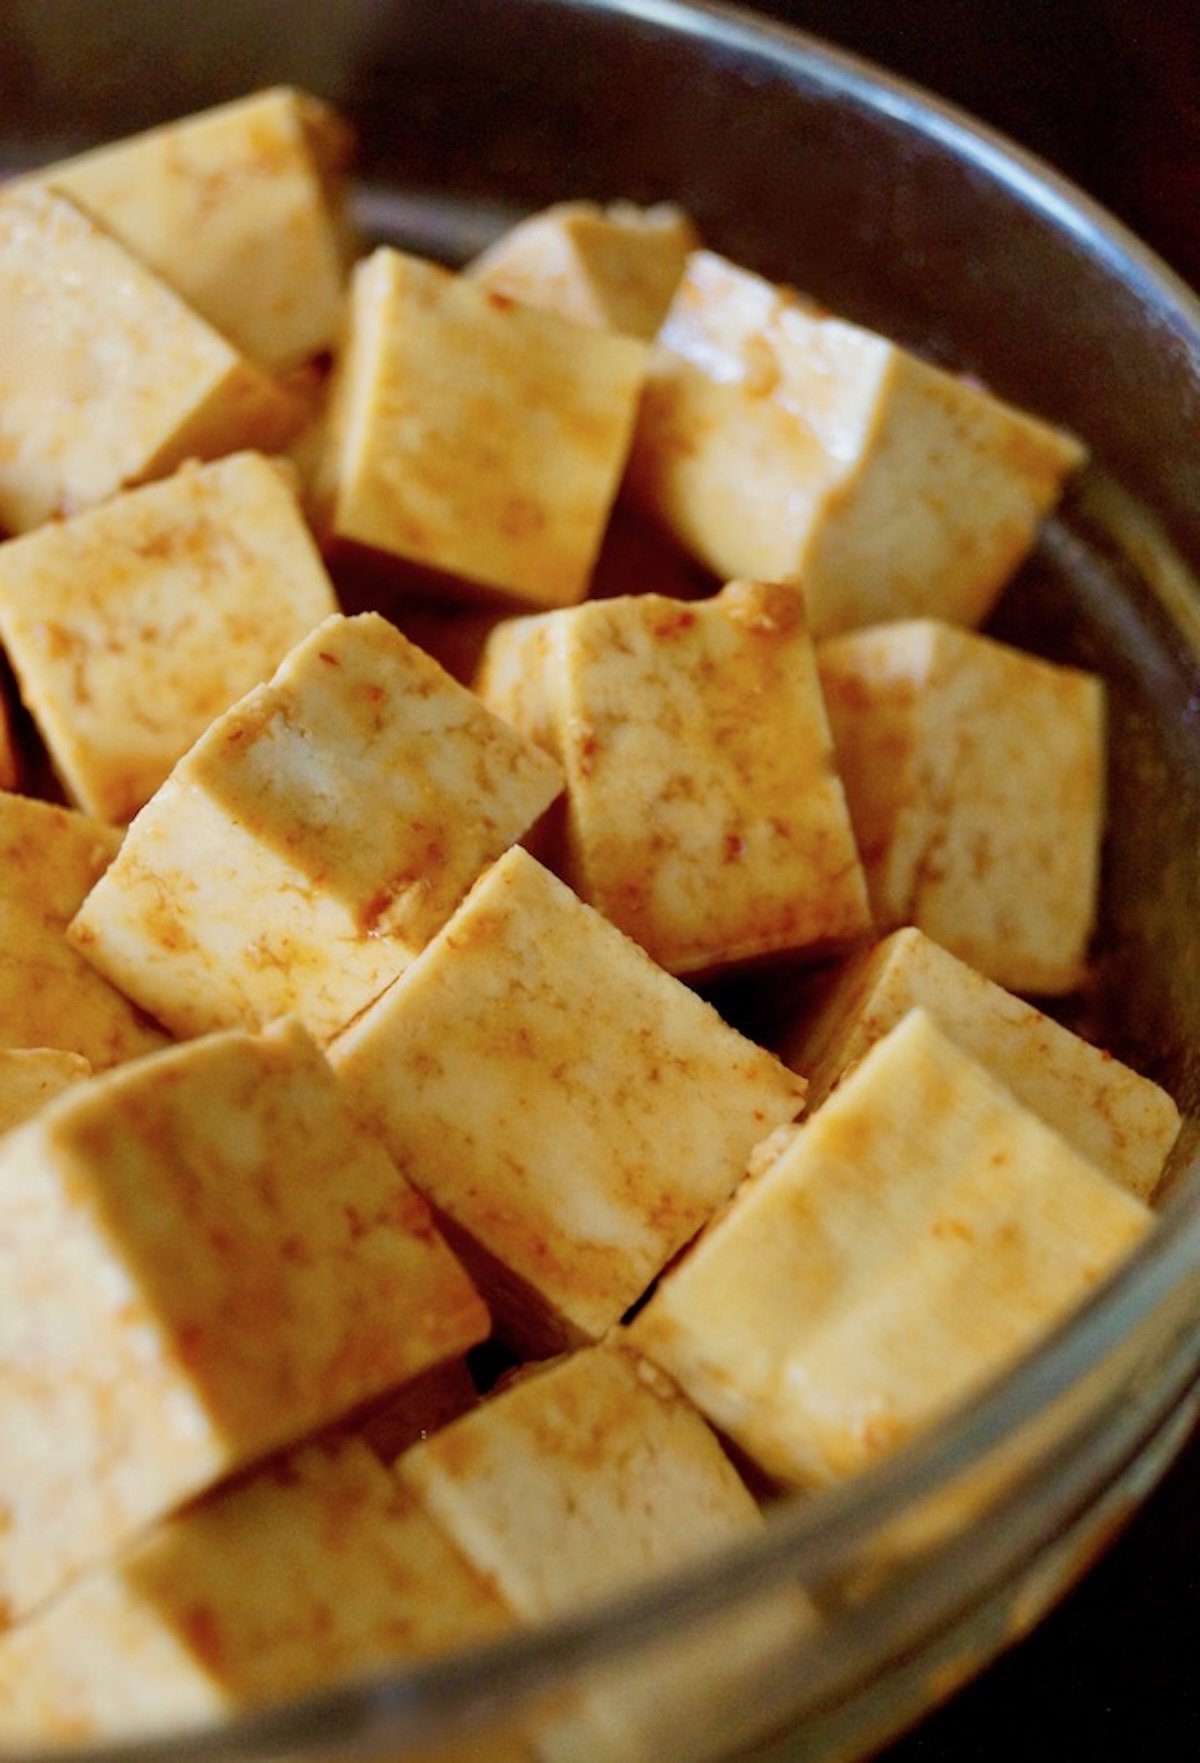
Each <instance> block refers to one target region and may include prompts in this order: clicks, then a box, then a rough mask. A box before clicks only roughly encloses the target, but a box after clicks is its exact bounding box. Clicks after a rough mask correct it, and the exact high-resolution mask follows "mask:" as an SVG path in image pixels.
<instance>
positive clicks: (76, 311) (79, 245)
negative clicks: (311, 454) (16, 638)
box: [0, 189, 302, 532]
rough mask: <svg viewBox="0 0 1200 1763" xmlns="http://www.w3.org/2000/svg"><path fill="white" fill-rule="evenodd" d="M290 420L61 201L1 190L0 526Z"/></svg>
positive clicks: (67, 505)
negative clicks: (2, 191)
mask: <svg viewBox="0 0 1200 1763" xmlns="http://www.w3.org/2000/svg"><path fill="white" fill-rule="evenodd" d="M301 415H302V412H301V410H300V408H299V406H298V405H296V404H295V403H294V402H293V401H292V400H291V399H290V398H288V397H287V396H285V394H284V393H283V392H282V391H281V389H280V388H279V387H278V386H277V385H276V384H275V382H274V381H273V380H271V379H269V378H268V377H267V375H266V374H265V373H263V372H262V371H261V369H259V368H257V367H255V366H254V365H253V364H252V363H251V362H249V361H248V360H246V359H245V357H243V356H241V355H239V354H238V352H237V351H236V349H234V347H233V345H232V344H231V343H228V342H227V341H226V340H225V338H224V337H222V336H220V335H219V334H218V332H216V331H215V330H213V329H212V328H211V326H209V325H207V324H205V322H204V320H203V319H201V318H199V317H198V316H197V315H196V314H195V313H194V312H193V311H192V310H191V308H190V307H188V306H186V305H184V303H183V301H182V300H180V298H179V296H178V295H177V294H174V293H173V292H172V291H171V289H170V288H168V287H167V286H166V284H165V283H164V282H161V281H159V279H158V277H157V276H155V275H154V274H152V272H151V271H150V270H148V269H147V268H146V267H145V266H144V265H143V264H142V263H141V262H140V261H139V260H138V259H137V258H136V257H134V256H132V255H131V254H130V253H129V252H128V251H126V250H125V249H124V247H123V246H121V245H119V244H118V243H117V241H116V240H115V239H114V238H112V237H111V236H110V235H109V234H108V233H106V232H104V231H103V230H102V229H101V228H100V227H99V226H98V225H97V224H96V223H95V222H94V221H93V220H92V219H91V218H90V217H89V216H87V215H85V214H84V213H83V212H82V210H81V209H78V208H76V207H75V205H74V204H73V203H72V202H69V201H68V200H67V198H66V197H65V196H59V195H56V194H54V193H53V192H52V191H48V190H39V189H32V190H28V189H27V190H10V191H5V192H4V193H3V194H0V524H3V525H4V526H6V527H8V528H9V530H10V531H13V532H24V531H26V530H27V529H28V528H30V527H34V526H37V525H39V524H40V522H42V521H43V520H46V519H48V518H49V517H50V516H51V515H61V514H74V513H77V512H78V511H79V510H80V509H82V508H86V507H88V506H90V504H92V503H94V502H102V501H104V500H105V499H106V498H107V497H109V496H111V495H113V494H114V493H115V492H116V491H117V490H120V489H123V488H125V487H126V486H127V485H131V484H136V483H140V482H143V481H146V480H148V479H151V478H158V477H165V476H167V475H168V473H170V472H171V471H173V470H174V468H175V467H176V466H177V465H179V464H181V463H182V461H183V460H185V459H188V458H197V459H209V458H215V457H216V456H217V455H219V454H222V453H232V452H234V451H235V450H236V449H237V448H239V447H257V448H261V449H263V450H264V451H268V452H269V451H271V450H272V449H273V448H276V447H281V446H283V445H284V443H285V442H286V441H287V440H288V439H289V437H290V436H291V434H292V433H293V431H294V430H295V429H296V427H297V425H298V422H299V420H300V417H301Z"/></svg>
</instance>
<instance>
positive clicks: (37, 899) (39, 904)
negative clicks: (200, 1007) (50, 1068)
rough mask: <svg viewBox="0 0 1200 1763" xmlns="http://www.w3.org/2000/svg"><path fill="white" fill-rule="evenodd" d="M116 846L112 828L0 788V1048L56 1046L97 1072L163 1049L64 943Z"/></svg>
mask: <svg viewBox="0 0 1200 1763" xmlns="http://www.w3.org/2000/svg"><path fill="white" fill-rule="evenodd" d="M120 844H121V835H120V833H119V832H117V830H116V829H115V828H114V827H109V826H104V825H102V824H101V823H100V822H99V821H96V820H91V819H89V818H88V817H87V816H86V815H83V814H76V813H75V812H74V811H73V810H72V809H69V808H59V807H56V806H54V805H53V804H52V803H49V802H37V801H34V800H33V799H32V798H31V797H29V796H14V795H10V794H9V793H8V792H7V791H0V1047H55V1048H58V1049H60V1050H61V1051H64V1052H70V1053H79V1054H81V1055H82V1056H83V1057H84V1058H85V1059H87V1060H88V1061H89V1063H90V1064H92V1065H94V1066H95V1067H96V1069H97V1070H102V1069H104V1068H105V1067H107V1066H109V1065H119V1064H120V1063H121V1062H122V1060H125V1059H133V1058H135V1057H136V1056H137V1055H138V1054H139V1053H149V1052H151V1051H153V1049H154V1048H156V1047H161V1046H163V1045H164V1044H165V1041H166V1036H165V1035H164V1034H163V1033H162V1031H161V1030H160V1029H157V1028H155V1027H154V1026H153V1025H152V1024H151V1023H149V1022H147V1021H146V1020H145V1019H144V1018H143V1017H142V1014H141V1012H140V1011H139V1010H137V1009H135V1008H134V1006H133V1005H132V1004H131V1003H130V1002H129V1000H128V998H126V997H124V996H123V995H122V993H120V992H119V991H117V990H116V989H115V988H114V987H113V986H111V985H110V984H109V982H108V981H107V980H106V979H103V978H102V977H101V975H100V974H98V973H97V972H96V970H95V968H94V967H92V966H90V964H89V963H88V962H86V961H85V960H84V959H83V957H82V955H80V954H79V952H78V951H77V950H76V949H75V948H73V947H72V945H71V944H70V942H69V941H68V940H67V926H68V924H69V923H70V922H71V919H72V918H73V917H74V915H75V913H76V912H77V911H78V910H79V908H80V906H81V905H82V904H83V901H84V899H85V898H86V896H87V894H88V892H89V890H90V889H91V888H92V887H94V886H95V884H96V882H97V881H99V879H100V877H101V876H102V875H103V873H104V871H105V870H106V869H107V867H108V865H109V864H110V863H111V862H112V860H113V858H114V857H115V856H116V854H117V851H118V850H119V849H120Z"/></svg>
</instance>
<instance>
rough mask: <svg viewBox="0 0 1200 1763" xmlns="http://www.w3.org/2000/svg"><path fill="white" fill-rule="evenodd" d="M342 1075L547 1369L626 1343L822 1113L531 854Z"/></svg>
mask: <svg viewBox="0 0 1200 1763" xmlns="http://www.w3.org/2000/svg"><path fill="white" fill-rule="evenodd" d="M330 1058H331V1060H332V1061H333V1064H334V1067H335V1069H336V1070H337V1072H338V1074H339V1076H340V1077H341V1080H342V1083H343V1084H344V1086H345V1089H346V1092H347V1095H348V1096H349V1098H350V1101H351V1104H352V1106H353V1107H354V1108H355V1109H356V1110H357V1111H358V1112H359V1113H360V1114H361V1115H362V1116H363V1117H364V1118H365V1119H366V1120H367V1121H368V1122H370V1123H371V1124H372V1125H374V1126H376V1127H377V1128H378V1130H379V1131H380V1132H381V1133H382V1135H383V1138H384V1140H385V1142H386V1143H387V1145H388V1146H389V1148H390V1149H391V1151H392V1154H393V1156H394V1157H395V1158H396V1159H397V1162H398V1163H399V1164H400V1167H401V1168H402V1169H403V1170H404V1171H405V1173H406V1174H407V1175H408V1176H409V1177H410V1179H411V1180H412V1182H413V1183H414V1185H415V1186H416V1187H419V1188H420V1189H421V1190H422V1191H423V1192H424V1193H425V1194H427V1195H428V1197H429V1198H430V1199H431V1200H432V1201H433V1204H434V1205H435V1207H436V1208H437V1209H438V1211H439V1213H440V1214H441V1215H442V1217H443V1219H444V1220H445V1221H446V1223H447V1229H448V1231H449V1232H450V1234H451V1241H452V1242H454V1243H455V1245H456V1247H458V1249H459V1251H460V1253H461V1254H462V1255H463V1256H464V1259H466V1260H467V1263H468V1265H469V1266H470V1267H472V1269H473V1270H474V1272H475V1274H476V1277H477V1278H478V1279H479V1281H480V1284H481V1286H482V1287H483V1289H484V1291H485V1292H486V1293H487V1294H488V1296H489V1300H490V1302H491V1303H492V1305H493V1308H494V1310H495V1313H496V1316H497V1322H498V1326H500V1327H501V1329H502V1330H503V1332H505V1333H506V1334H507V1335H508V1337H509V1339H510V1341H511V1342H512V1343H513V1344H514V1345H515V1346H517V1347H518V1348H519V1349H524V1350H526V1351H527V1352H529V1353H531V1354H533V1355H539V1354H540V1355H545V1354H547V1353H551V1352H554V1351H557V1350H558V1348H559V1347H561V1346H563V1345H564V1344H575V1343H579V1342H582V1341H584V1340H588V1339H595V1338H597V1337H598V1336H600V1335H601V1334H603V1333H604V1332H605V1330H607V1329H608V1328H609V1327H610V1326H611V1325H612V1324H613V1323H615V1322H617V1321H618V1320H619V1319H620V1317H621V1316H622V1315H623V1314H624V1312H625V1311H626V1310H627V1309H628V1308H629V1306H630V1305H631V1304H632V1303H633V1302H634V1301H635V1300H636V1299H637V1298H639V1297H640V1296H641V1294H642V1293H643V1292H644V1291H645V1289H646V1287H647V1286H648V1285H649V1284H650V1282H651V1280H652V1279H653V1278H654V1276H655V1275H656V1274H657V1273H658V1271H659V1269H660V1268H661V1267H662V1266H663V1265H664V1263H665V1262H666V1261H668V1260H669V1259H670V1257H671V1256H672V1255H673V1254H674V1253H675V1252H676V1251H677V1250H678V1249H679V1248H681V1247H682V1245H683V1244H684V1243H686V1242H687V1241H688V1239H689V1237H691V1236H692V1235H694V1233H695V1232H696V1231H697V1230H698V1229H699V1228H700V1226H701V1225H702V1224H703V1223H704V1221H705V1220H706V1219H707V1218H708V1217H709V1215H710V1214H711V1213H712V1212H713V1210H714V1209H715V1208H716V1207H717V1206H718V1205H720V1204H721V1202H722V1201H723V1200H724V1199H726V1198H727V1196H728V1195H729V1194H730V1192H731V1191H732V1190H733V1188H734V1187H735V1186H736V1184H737V1182H738V1180H739V1178H740V1176H741V1174H742V1171H743V1169H744V1167H745V1162H746V1158H747V1157H748V1156H749V1153H750V1151H751V1149H752V1148H753V1146H754V1145H755V1144H756V1143H757V1142H758V1141H759V1140H760V1139H763V1138H765V1137H766V1136H767V1134H768V1133H770V1132H772V1131H773V1130H774V1129H775V1128H776V1127H777V1126H780V1125H783V1124H784V1123H785V1122H787V1121H789V1120H791V1119H792V1118H793V1117H794V1116H795V1115H796V1114H797V1113H798V1111H799V1109H800V1105H801V1102H802V1100H803V1096H804V1084H803V1080H802V1079H800V1078H798V1077H796V1075H795V1073H793V1072H788V1071H787V1070H786V1069H785V1068H784V1067H783V1066H782V1065H780V1064H779V1062H778V1061H777V1060H776V1059H775V1058H774V1057H773V1056H772V1055H771V1054H768V1053H765V1052H763V1051H762V1049H761V1048H759V1047H756V1046H754V1045H752V1044H751V1043H750V1042H749V1041H746V1040H744V1039H743V1038H742V1037H741V1036H740V1035H738V1034H736V1033H735V1032H734V1031H733V1029H731V1028H729V1027H727V1025H726V1024H725V1023H723V1022H722V1021H721V1019H720V1017H718V1016H717V1014H716V1012H715V1011H714V1010H712V1009H711V1008H710V1006H709V1005H707V1004H705V1003H703V1002H701V1000H700V999H699V998H697V997H696V996H695V995H694V993H692V992H690V991H688V990H687V988H686V987H685V986H683V985H682V984H681V983H680V982H679V981H678V980H675V979H672V978H671V976H670V975H669V974H666V973H664V972H663V971H662V970H661V968H659V967H657V966H656V965H655V964H654V962H652V961H651V960H650V959H649V958H648V957H647V956H646V955H645V954H644V953H643V951H642V950H641V949H639V948H638V947H637V946H636V945H635V944H634V943H632V942H630V941H629V939H628V938H627V937H624V936H622V934H621V932H620V931H618V930H617V929H616V928H615V927H614V926H613V925H611V924H609V923H608V921H607V920H606V919H604V918H602V917H601V916H600V914H599V913H598V912H595V911H593V910H592V908H591V907H589V906H585V905H584V903H583V902H582V901H581V900H580V899H578V898H577V897H576V895H575V894H573V893H572V892H571V890H570V889H569V888H567V887H565V886H564V884H563V883H562V882H560V881H557V880H556V879H555V878H554V877H553V876H552V875H550V874H549V872H548V871H547V870H545V869H543V868H542V867H541V866H540V865H539V864H538V863H536V862H535V861H534V859H533V858H532V857H530V856H529V855H528V853H527V852H525V851H522V850H521V849H519V848H516V849H514V850H512V851H509V852H508V853H507V855H506V856H505V857H503V858H502V859H501V861H500V862H499V863H497V864H496V865H494V867H493V868H492V869H491V870H489V871H488V872H487V874H486V875H484V876H483V877H482V878H481V879H480V881H479V882H478V883H477V884H476V886H475V887H474V888H473V889H472V891H471V893H470V894H469V895H468V897H467V899H466V900H465V901H464V903H463V905H462V907H461V908H460V909H459V911H458V912H457V913H456V914H455V916H454V917H453V918H452V919H451V920H450V922H449V924H448V925H447V926H446V928H445V930H444V931H443V932H442V933H441V934H440V935H439V936H438V937H437V938H436V939H435V940H434V941H433V942H432V943H431V944H430V945H429V947H428V948H427V949H426V950H425V952H424V954H423V955H421V956H419V957H418V959H417V960H416V961H415V962H414V963H413V965H412V966H411V967H410V968H409V970H408V972H407V973H406V974H404V975H403V977H402V978H401V979H399V980H398V981H397V982H396V984H395V985H393V986H392V987H390V988H389V990H388V991H387V992H385V993H384V994H383V996H382V997H381V998H379V999H378V1001H377V1002H376V1003H375V1004H374V1005H372V1007H371V1008H370V1009H369V1010H367V1011H365V1012H364V1014H363V1015H362V1016H361V1017H360V1018H359V1019H358V1020H357V1021H356V1022H354V1023H353V1024H351V1026H350V1027H349V1028H348V1029H347V1030H346V1032H345V1033H344V1034H342V1035H341V1036H339V1037H338V1039H337V1040H336V1041H335V1042H334V1044H333V1046H332V1047H331V1049H330Z"/></svg>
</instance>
